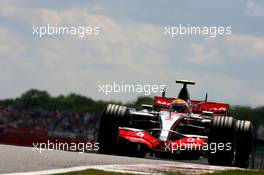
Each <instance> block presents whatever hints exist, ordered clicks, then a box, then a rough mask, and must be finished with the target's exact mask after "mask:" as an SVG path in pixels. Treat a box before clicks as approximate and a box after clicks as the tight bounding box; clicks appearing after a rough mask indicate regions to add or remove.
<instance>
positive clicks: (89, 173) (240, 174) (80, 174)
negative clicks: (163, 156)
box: [57, 169, 264, 175]
mask: <svg viewBox="0 0 264 175" xmlns="http://www.w3.org/2000/svg"><path fill="white" fill-rule="evenodd" d="M248 174H249V175H264V171H253V170H227V171H219V172H215V173H208V174H207V175H248ZM57 175H135V174H131V173H116V172H108V171H102V170H95V169H87V170H84V171H76V172H70V173H61V174H57ZM164 175H183V174H182V173H176V172H171V173H164Z"/></svg>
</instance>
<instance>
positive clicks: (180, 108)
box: [171, 98, 188, 113]
mask: <svg viewBox="0 0 264 175" xmlns="http://www.w3.org/2000/svg"><path fill="white" fill-rule="evenodd" d="M187 107H188V104H187V102H186V101H184V100H182V99H179V98H177V99H175V100H173V101H172V102H171V109H172V110H173V111H177V112H179V113H186V112H187V109H188V108H187Z"/></svg>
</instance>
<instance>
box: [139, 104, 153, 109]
mask: <svg viewBox="0 0 264 175" xmlns="http://www.w3.org/2000/svg"><path fill="white" fill-rule="evenodd" d="M141 107H142V108H143V109H146V110H152V109H153V106H152V105H147V104H142V105H141Z"/></svg>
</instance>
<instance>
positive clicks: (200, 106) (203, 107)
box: [154, 96, 229, 115]
mask: <svg viewBox="0 0 264 175" xmlns="http://www.w3.org/2000/svg"><path fill="white" fill-rule="evenodd" d="M175 99H176V98H166V97H160V96H155V98H154V106H155V107H157V108H163V109H168V108H169V106H170V103H171V102H172V101H173V100H175ZM191 104H192V112H193V113H195V114H200V113H202V112H203V111H209V112H213V113H214V115H228V113H229V104H227V103H214V102H205V101H198V100H191Z"/></svg>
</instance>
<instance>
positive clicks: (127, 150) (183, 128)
mask: <svg viewBox="0 0 264 175" xmlns="http://www.w3.org/2000/svg"><path fill="white" fill-rule="evenodd" d="M176 83H181V84H183V87H182V89H181V90H180V93H179V95H178V98H168V97H165V90H164V92H163V93H162V96H156V97H155V98H154V104H153V105H145V104H143V105H142V109H139V110H138V109H134V108H128V107H126V106H121V105H115V104H109V105H108V106H107V107H106V108H105V110H104V112H103V114H102V120H101V123H100V127H99V133H98V142H99V144H100V149H99V152H100V153H103V154H115V155H126V156H135V157H144V156H145V155H146V153H150V154H151V155H153V156H156V157H159V158H170V159H196V160H197V159H199V158H201V157H203V158H207V159H208V162H209V164H211V165H224V166H238V167H243V168H247V167H248V166H249V162H250V158H251V154H252V149H253V141H254V129H253V125H252V123H251V122H250V121H245V120H236V119H235V118H233V117H230V116H228V112H229V105H228V104H225V103H213V102H208V101H207V95H206V98H205V100H204V101H197V100H191V99H190V95H189V91H188V88H187V85H194V84H195V82H193V81H188V80H177V81H176Z"/></svg>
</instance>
